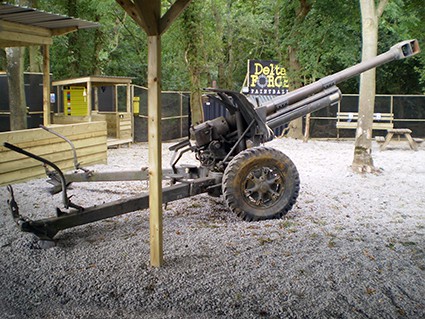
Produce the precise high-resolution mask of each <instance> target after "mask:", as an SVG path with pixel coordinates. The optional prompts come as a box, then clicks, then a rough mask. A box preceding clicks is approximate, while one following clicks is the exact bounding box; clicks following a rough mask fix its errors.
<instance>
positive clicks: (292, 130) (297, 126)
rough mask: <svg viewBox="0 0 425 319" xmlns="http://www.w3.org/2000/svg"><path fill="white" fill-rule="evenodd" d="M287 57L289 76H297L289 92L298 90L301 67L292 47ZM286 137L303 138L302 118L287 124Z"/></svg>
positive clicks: (295, 51)
mask: <svg viewBox="0 0 425 319" xmlns="http://www.w3.org/2000/svg"><path fill="white" fill-rule="evenodd" d="M288 57H289V69H290V70H291V74H297V75H296V76H295V79H294V80H293V81H291V83H290V86H291V88H290V89H291V90H293V89H296V88H299V87H300V86H301V81H299V80H298V79H299V70H300V69H301V65H300V63H299V61H298V58H297V50H296V49H295V48H293V47H289V48H288ZM288 137H292V138H295V139H302V138H303V118H302V117H299V118H297V119H295V120H293V121H291V122H289V124H288Z"/></svg>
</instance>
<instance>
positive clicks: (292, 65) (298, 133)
mask: <svg viewBox="0 0 425 319" xmlns="http://www.w3.org/2000/svg"><path fill="white" fill-rule="evenodd" d="M310 10H311V4H310V2H309V1H307V0H300V3H299V7H298V8H297V9H296V10H295V11H296V12H295V23H294V30H296V29H297V27H298V26H299V25H301V24H302V23H303V22H304V20H305V18H306V17H307V15H308V13H309V12H310ZM295 32H297V31H295ZM297 51H298V48H297V47H293V46H290V47H288V60H289V66H288V69H289V70H290V72H291V73H292V74H293V75H295V79H294V81H293V82H292V83H290V85H291V84H292V85H291V86H292V87H291V90H292V89H296V88H298V87H300V86H301V80H300V70H301V65H300V63H299V61H298V56H297ZM288 128H289V131H288V136H289V137H292V138H295V139H302V138H303V119H302V117H300V118H297V119H295V120H293V121H291V122H290V123H289V125H288Z"/></svg>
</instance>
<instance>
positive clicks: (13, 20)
mask: <svg viewBox="0 0 425 319" xmlns="http://www.w3.org/2000/svg"><path fill="white" fill-rule="evenodd" d="M98 26H99V24H98V23H94V22H89V21H85V20H81V19H76V18H71V17H67V16H63V15H58V14H53V13H48V12H44V11H41V10H37V9H33V8H28V7H20V6H16V5H12V4H8V3H5V2H2V3H0V47H13V46H31V45H43V44H52V42H53V41H52V37H53V36H57V35H62V34H66V33H69V32H73V31H77V30H78V29H87V28H95V27H98Z"/></svg>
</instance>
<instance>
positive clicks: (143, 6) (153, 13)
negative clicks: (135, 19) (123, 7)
mask: <svg viewBox="0 0 425 319" xmlns="http://www.w3.org/2000/svg"><path fill="white" fill-rule="evenodd" d="M134 5H135V6H136V8H138V9H139V12H140V14H141V18H142V19H143V21H145V23H146V27H147V29H146V30H145V31H146V33H147V34H148V36H152V35H159V34H160V33H159V22H160V19H161V1H158V0H157V1H152V0H134Z"/></svg>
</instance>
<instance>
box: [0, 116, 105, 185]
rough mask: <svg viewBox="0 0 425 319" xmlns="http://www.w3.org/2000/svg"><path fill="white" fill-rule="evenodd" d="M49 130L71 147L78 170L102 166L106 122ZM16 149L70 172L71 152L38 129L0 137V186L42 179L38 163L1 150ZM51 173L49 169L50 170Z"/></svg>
mask: <svg viewBox="0 0 425 319" xmlns="http://www.w3.org/2000/svg"><path fill="white" fill-rule="evenodd" d="M50 128H51V129H53V130H54V131H56V132H57V133H59V134H61V135H64V136H66V137H67V138H68V139H69V140H71V142H72V143H73V144H74V146H75V149H76V152H77V157H78V161H79V163H80V164H81V166H83V167H84V166H89V165H93V164H96V163H106V161H107V153H106V151H107V144H106V134H107V133H106V122H90V123H78V124H71V125H52V126H50ZM4 142H8V143H10V144H13V145H16V146H18V147H20V148H23V149H25V150H26V151H28V152H31V153H33V154H35V155H38V156H41V157H43V158H45V159H47V160H49V161H51V162H53V163H55V164H56V165H58V166H59V168H60V169H61V170H64V171H67V170H72V169H73V168H74V165H73V164H74V161H73V152H72V150H71V147H70V145H69V144H68V143H67V142H65V141H64V140H63V139H61V138H59V137H57V136H55V135H53V134H51V133H49V132H46V131H45V130H43V129H41V128H37V129H29V130H21V131H14V132H4V133H0V185H6V184H12V183H18V182H22V181H25V180H29V179H32V178H36V177H41V176H44V175H45V172H44V168H43V166H42V163H40V162H38V161H36V160H34V159H32V158H29V157H27V156H25V155H22V154H19V153H16V152H14V151H11V150H9V149H8V148H6V147H4V146H3V143H4ZM50 169H51V168H50Z"/></svg>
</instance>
